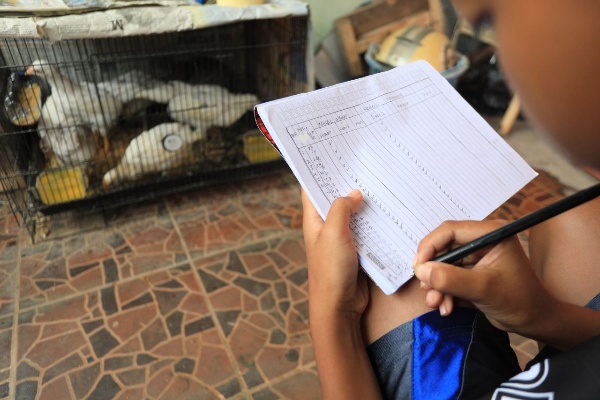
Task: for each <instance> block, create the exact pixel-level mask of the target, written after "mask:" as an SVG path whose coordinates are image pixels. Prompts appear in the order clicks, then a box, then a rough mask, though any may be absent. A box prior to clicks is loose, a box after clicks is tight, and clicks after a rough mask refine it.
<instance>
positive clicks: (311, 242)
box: [302, 190, 369, 320]
mask: <svg viewBox="0 0 600 400" xmlns="http://www.w3.org/2000/svg"><path fill="white" fill-rule="evenodd" d="M361 203H362V194H361V193H360V192H359V191H358V190H356V191H352V192H350V193H349V194H348V196H346V197H340V198H338V199H336V200H335V201H334V202H333V204H332V205H331V208H330V210H329V213H328V214H327V218H326V219H325V221H323V219H322V218H321V217H320V216H319V213H318V212H317V210H316V209H315V207H314V206H313V204H312V203H311V201H310V200H309V198H308V196H307V195H306V193H304V190H302V205H303V208H304V218H303V230H304V243H305V246H306V256H307V263H308V285H309V299H310V302H311V304H312V306H311V314H312V313H314V312H319V313H326V314H328V315H332V316H336V315H344V314H348V315H350V316H352V317H353V318H355V317H357V318H358V320H360V316H361V315H362V313H363V312H364V310H365V308H366V307H367V304H368V302H369V289H368V285H367V281H366V276H365V275H364V274H362V273H360V271H359V266H358V257H357V255H356V247H355V246H354V242H353V240H352V232H351V231H350V216H351V215H352V213H353V212H356V211H357V210H358V208H359V207H360V204H361Z"/></svg>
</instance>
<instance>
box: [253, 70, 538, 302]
mask: <svg viewBox="0 0 600 400" xmlns="http://www.w3.org/2000/svg"><path fill="white" fill-rule="evenodd" d="M257 111H258V113H259V115H260V116H261V118H262V120H263V123H264V124H265V126H266V127H267V129H268V131H269V132H270V134H271V135H272V137H273V139H274V141H275V143H276V144H277V146H278V148H279V150H280V151H281V153H282V154H283V156H284V158H285V160H286V161H287V163H288V164H289V166H290V168H291V169H292V171H293V172H294V174H295V175H296V177H297V178H298V180H299V182H300V184H301V185H302V187H303V188H304V189H305V190H306V192H307V193H308V195H309V197H310V199H311V200H312V202H313V204H314V205H315V207H316V208H317V210H318V212H319V213H320V214H321V216H322V217H325V216H326V215H327V212H328V211H329V208H330V206H331V203H332V202H333V201H334V200H335V199H336V198H337V197H340V196H345V195H346V194H348V192H350V191H351V190H352V189H354V188H358V189H360V190H361V191H362V193H363V197H364V202H363V204H362V206H361V208H360V210H359V211H358V212H357V213H356V214H355V215H353V217H352V221H351V229H352V231H353V233H354V243H355V245H356V248H357V251H358V254H359V261H360V264H361V266H362V267H363V269H364V270H365V271H366V272H367V274H368V275H369V276H370V277H371V279H373V280H374V281H375V282H376V283H377V285H378V286H379V287H380V288H381V289H382V290H383V291H384V292H385V293H387V294H390V293H392V292H394V291H396V290H397V289H398V287H400V286H401V285H402V284H403V283H405V282H406V281H407V280H408V279H410V277H412V276H413V270H412V266H411V265H412V260H413V258H414V255H415V253H416V249H417V245H418V243H419V241H420V240H421V239H422V238H423V237H424V236H425V235H426V234H427V233H429V232H430V231H431V230H433V229H434V228H436V227H437V226H438V225H439V224H440V223H441V222H442V221H444V220H469V219H470V220H481V219H483V218H485V217H486V216H487V215H488V214H489V213H491V212H492V211H493V210H494V209H496V208H497V207H498V206H500V205H501V204H502V203H503V202H505V201H506V200H507V199H508V198H510V197H511V196H512V195H513V194H515V193H516V192H517V191H518V190H520V189H521V188H522V187H523V186H524V185H525V184H527V183H528V182H529V181H530V180H531V179H533V178H534V177H535V176H536V175H537V174H536V173H535V171H533V170H532V169H531V168H530V167H529V166H528V165H527V163H526V162H525V161H524V160H523V159H522V158H521V157H520V156H519V155H518V154H517V153H516V152H515V151H514V150H513V149H512V148H511V147H510V146H509V145H508V144H507V143H506V142H505V141H504V140H503V139H502V138H501V137H500V136H499V135H498V134H497V133H496V132H495V131H494V130H493V129H492V128H491V127H490V126H489V125H488V124H487V123H486V122H485V121H484V120H483V118H481V117H480V116H479V114H477V112H476V111H475V110H474V109H473V108H472V107H471V106H469V105H468V104H467V103H466V101H464V100H463V98H462V97H461V96H460V95H459V94H458V93H457V92H456V91H455V90H454V88H452V86H451V85H450V84H449V83H448V82H447V81H446V80H445V79H444V78H443V77H442V76H441V75H440V74H439V73H438V72H437V71H435V69H433V67H431V66H430V65H429V64H428V63H426V62H425V61H418V62H416V63H413V64H410V65H407V66H405V67H400V68H395V69H393V70H391V71H388V72H384V73H380V74H377V75H372V76H369V77H366V78H362V79H358V80H355V81H352V82H346V83H343V84H339V85H336V86H332V87H329V88H325V89H321V90H318V91H314V92H311V93H307V94H301V95H296V96H292V97H288V98H285V99H282V100H276V101H273V102H270V103H265V104H261V105H258V106H257ZM332 251H334V250H332Z"/></svg>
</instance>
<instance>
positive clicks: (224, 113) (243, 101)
mask: <svg viewBox="0 0 600 400" xmlns="http://www.w3.org/2000/svg"><path fill="white" fill-rule="evenodd" d="M98 86H99V87H100V88H101V89H103V90H106V91H107V92H109V93H111V94H112V95H113V96H115V97H117V98H118V99H119V100H121V102H122V103H123V104H125V109H126V111H125V112H124V114H132V113H135V112H136V111H139V110H140V109H143V108H144V107H146V106H148V102H156V103H163V104H168V112H169V116H170V117H171V118H172V119H173V120H175V121H178V122H184V123H187V124H189V125H191V126H193V127H194V128H195V129H196V130H199V131H201V130H205V129H207V128H210V127H212V126H220V127H223V126H230V125H231V124H233V123H234V122H235V121H237V120H238V119H239V118H240V117H241V116H242V115H244V113H245V112H247V111H248V110H251V109H252V108H253V107H254V105H256V104H257V103H258V98H257V97H256V96H255V95H253V94H233V93H231V92H229V91H228V90H227V89H225V88H224V87H222V86H219V85H207V84H205V85H202V84H200V85H192V84H188V83H185V82H181V81H168V82H162V81H159V80H157V79H154V78H152V76H150V75H148V74H147V73H145V72H142V71H139V70H132V71H129V72H126V73H125V74H122V75H120V76H119V77H117V78H115V79H113V80H111V81H108V82H103V83H99V84H98Z"/></svg>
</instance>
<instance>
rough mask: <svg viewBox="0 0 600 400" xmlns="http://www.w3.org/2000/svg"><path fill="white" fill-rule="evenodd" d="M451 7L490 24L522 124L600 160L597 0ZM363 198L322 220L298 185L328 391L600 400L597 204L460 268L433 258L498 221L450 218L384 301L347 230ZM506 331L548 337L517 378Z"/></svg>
mask: <svg viewBox="0 0 600 400" xmlns="http://www.w3.org/2000/svg"><path fill="white" fill-rule="evenodd" d="M455 3H456V5H457V7H458V9H459V11H460V12H461V13H462V15H463V16H464V17H465V18H466V19H467V20H469V21H470V22H472V23H473V24H474V25H476V26H477V25H478V24H480V23H482V22H484V21H491V22H492V23H493V25H494V29H495V32H496V36H497V40H498V54H499V59H500V61H501V63H502V65H503V69H504V72H505V74H506V76H507V77H508V79H509V81H510V83H511V85H512V87H513V88H514V89H515V91H516V92H517V93H519V97H520V98H521V100H522V104H523V108H524V110H525V113H526V114H527V116H528V118H529V120H530V121H531V122H532V123H534V124H535V125H536V126H537V127H538V128H539V130H541V131H542V132H544V134H545V135H546V136H547V138H548V139H549V140H550V141H552V142H554V143H555V144H556V145H558V146H559V147H560V148H562V149H563V150H564V151H565V152H566V153H567V155H568V156H569V157H570V158H571V159H572V160H574V161H576V162H578V163H579V164H582V165H586V166H589V167H593V168H597V169H600V110H598V107H599V105H600V90H599V89H600V74H599V73H598V66H600V24H598V21H599V20H600V4H599V3H598V2H597V1H594V0H577V1H574V2H565V1H563V0H546V1H533V0H456V1H455ZM361 199H362V198H361V194H360V193H359V192H357V191H353V192H351V193H350V194H349V195H348V196H347V197H343V198H340V199H337V200H336V201H335V202H334V203H333V205H332V207H331V209H330V212H329V214H328V216H327V218H326V220H325V222H323V220H322V219H321V218H320V217H319V215H318V214H317V212H316V210H315V209H314V207H313V206H312V204H311V203H310V201H309V200H308V198H307V197H306V196H305V195H304V193H303V204H304V234H305V243H306V252H307V259H308V270H309V298H310V323H311V334H312V337H313V344H314V349H315V358H316V361H317V366H318V368H319V374H320V380H321V387H322V391H323V397H324V398H326V399H330V398H334V399H353V398H356V399H371V398H373V399H375V398H414V399H419V398H427V399H431V398H468V399H471V398H480V397H481V398H502V397H504V396H506V397H509V398H548V399H550V398H559V397H561V396H562V397H564V396H568V397H567V398H577V399H582V398H600V372H598V368H597V365H598V362H599V360H600V337H599V335H600V312H599V310H600V295H599V292H600V273H598V269H599V268H600V263H599V262H598V260H597V254H598V245H599V244H600V200H595V201H592V202H589V203H587V204H585V205H583V206H580V207H577V208H576V209H573V210H571V211H569V212H567V213H565V214H563V215H561V216H559V217H556V218H553V219H551V220H549V221H547V222H545V223H543V224H540V225H538V226H537V227H535V228H534V229H532V232H531V235H530V259H529V258H527V257H526V255H525V253H524V252H523V250H522V248H521V246H520V244H519V242H518V240H517V239H516V238H512V239H509V240H505V241H504V242H502V243H500V244H498V245H496V246H493V247H492V248H489V249H485V250H483V251H480V252H478V253H476V254H474V255H473V256H471V257H468V258H467V259H465V260H463V266H464V267H465V268H457V267H454V266H450V265H446V264H441V263H432V262H427V261H428V260H430V259H432V258H433V257H434V256H435V254H436V253H438V252H444V251H445V250H446V249H448V248H450V247H452V246H457V245H460V244H463V243H466V242H468V241H470V240H472V239H474V238H476V237H479V236H481V235H482V234H484V233H487V232H489V231H491V230H493V229H495V228H497V227H498V226H500V225H501V224H502V223H503V222H501V221H484V222H473V221H462V222H458V221H454V222H446V223H444V224H442V225H441V226H440V227H439V228H437V229H436V230H434V231H433V232H432V233H431V234H429V235H428V236H427V237H425V238H424V239H423V241H422V242H421V243H420V245H419V247H418V251H417V255H416V257H415V262H414V268H415V276H416V278H417V279H413V280H411V281H409V282H408V283H407V284H406V285H404V286H403V287H402V288H400V289H399V290H398V292H397V293H395V294H393V295H391V296H385V295H384V294H383V293H382V292H381V291H380V290H379V289H378V288H377V287H375V286H374V285H373V284H372V283H370V282H368V281H367V279H366V278H365V276H364V274H362V272H361V271H360V270H359V268H358V261H357V257H356V252H355V248H354V245H353V243H352V239H351V234H350V230H349V227H348V226H349V218H350V215H351V213H352V211H353V210H356V209H358V207H359V206H360V203H361ZM431 309H437V310H435V311H431ZM505 332H515V333H518V334H521V335H523V336H526V337H529V338H533V339H536V340H538V341H539V342H540V343H541V344H542V345H547V347H545V348H544V349H543V350H542V351H541V353H540V354H539V355H538V357H536V359H534V360H533V361H532V363H531V367H530V368H529V369H528V370H527V371H526V372H524V373H523V374H521V375H519V376H517V377H514V376H515V375H517V374H519V372H520V370H519V368H518V364H517V362H516V357H515V356H514V353H512V350H511V349H510V345H509V342H508V337H507V335H506V333H505ZM573 366H576V368H574V367H573ZM513 377H514V378H513ZM511 378H513V379H512V380H511Z"/></svg>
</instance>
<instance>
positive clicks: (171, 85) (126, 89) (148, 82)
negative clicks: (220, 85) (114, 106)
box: [98, 70, 190, 115]
mask: <svg viewBox="0 0 600 400" xmlns="http://www.w3.org/2000/svg"><path fill="white" fill-rule="evenodd" d="M189 86H190V85H188V84H187V83H184V82H179V81H170V82H163V81H159V80H157V79H154V78H153V77H152V76H150V75H149V74H147V73H145V72H143V71H139V70H131V71H128V72H126V73H124V74H122V75H119V76H118V77H116V78H115V79H112V80H110V81H108V82H100V83H98V87H99V88H100V89H102V90H104V91H106V92H108V93H110V94H111V95H113V96H115V97H116V98H118V99H119V100H120V101H121V102H122V103H123V105H124V110H123V115H133V114H136V113H137V112H139V111H140V110H143V109H144V108H146V107H148V106H149V105H150V103H152V102H155V103H162V104H167V103H168V102H169V100H171V99H172V98H173V97H174V96H175V94H176V93H178V92H180V91H182V90H184V89H185V88H187V87H189Z"/></svg>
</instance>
